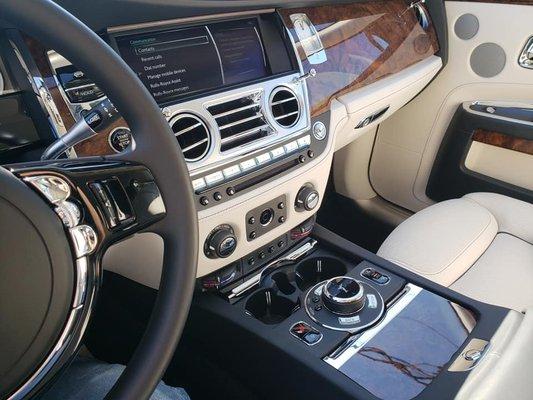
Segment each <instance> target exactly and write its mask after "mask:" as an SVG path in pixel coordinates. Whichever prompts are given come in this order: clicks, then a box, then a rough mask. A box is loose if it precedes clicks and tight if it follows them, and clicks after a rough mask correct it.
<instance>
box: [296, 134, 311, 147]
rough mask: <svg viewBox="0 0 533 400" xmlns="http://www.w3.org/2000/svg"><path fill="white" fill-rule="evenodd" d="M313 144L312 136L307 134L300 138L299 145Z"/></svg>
mask: <svg viewBox="0 0 533 400" xmlns="http://www.w3.org/2000/svg"><path fill="white" fill-rule="evenodd" d="M310 144H311V136H309V135H307V136H304V137H301V138H300V139H298V146H299V147H305V146H309V145H310Z"/></svg>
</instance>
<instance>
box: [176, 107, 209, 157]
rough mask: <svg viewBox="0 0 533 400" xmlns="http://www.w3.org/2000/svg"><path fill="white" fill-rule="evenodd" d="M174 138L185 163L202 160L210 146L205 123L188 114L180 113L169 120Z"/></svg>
mask: <svg viewBox="0 0 533 400" xmlns="http://www.w3.org/2000/svg"><path fill="white" fill-rule="evenodd" d="M170 126H171V128H172V131H173V132H174V136H176V139H177V140H178V143H179V145H180V147H181V151H182V152H183V157H184V158H185V160H186V161H187V162H195V161H200V160H201V159H203V158H204V157H205V156H206V155H207V152H208V151H209V147H210V145H211V133H210V132H209V128H208V127H207V125H206V124H205V122H204V121H203V120H202V119H201V118H200V117H198V116H196V115H194V114H190V113H180V114H177V115H175V116H174V117H173V118H172V119H171V120H170Z"/></svg>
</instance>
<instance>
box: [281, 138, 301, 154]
mask: <svg viewBox="0 0 533 400" xmlns="http://www.w3.org/2000/svg"><path fill="white" fill-rule="evenodd" d="M283 147H284V148H285V152H286V153H287V154H288V153H292V152H293V151H296V150H298V143H297V142H296V141H293V142H289V143H287V144H286V145H285V146H283Z"/></svg>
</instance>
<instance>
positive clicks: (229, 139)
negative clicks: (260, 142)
mask: <svg viewBox="0 0 533 400" xmlns="http://www.w3.org/2000/svg"><path fill="white" fill-rule="evenodd" d="M267 128H268V125H267V124H264V125H261V126H259V127H257V128H252V129H249V130H247V131H244V132H241V133H239V134H237V135H233V136H230V137H227V138H224V139H222V143H223V144H227V143H231V142H235V141H237V140H239V139H244V138H245V137H247V136H251V135H253V134H254V133H259V132H260V131H261V130H263V129H265V130H266V129H267Z"/></svg>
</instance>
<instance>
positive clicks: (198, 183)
mask: <svg viewBox="0 0 533 400" xmlns="http://www.w3.org/2000/svg"><path fill="white" fill-rule="evenodd" d="M310 144H311V136H310V135H306V136H303V137H301V138H299V139H298V140H293V141H292V142H289V143H287V144H285V145H283V146H280V147H277V148H275V149H273V150H271V151H269V152H267V153H263V154H260V155H258V156H256V157H254V158H250V159H248V160H245V161H242V162H241V163H239V164H235V165H232V166H230V167H227V168H224V169H223V170H222V171H216V172H213V173H211V174H209V175H206V176H205V177H203V178H198V179H195V180H193V181H192V186H193V189H194V191H195V192H198V191H200V190H202V189H205V188H207V187H211V186H215V185H217V184H219V183H221V182H223V181H225V180H229V179H231V178H233V177H236V176H238V175H240V174H242V173H245V172H248V171H250V170H252V169H254V168H256V167H257V166H260V165H263V164H266V163H268V162H270V161H273V160H276V159H278V158H280V157H283V156H285V155H288V154H291V153H293V152H295V151H297V150H299V149H301V148H303V147H307V146H309V145H310Z"/></svg>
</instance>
